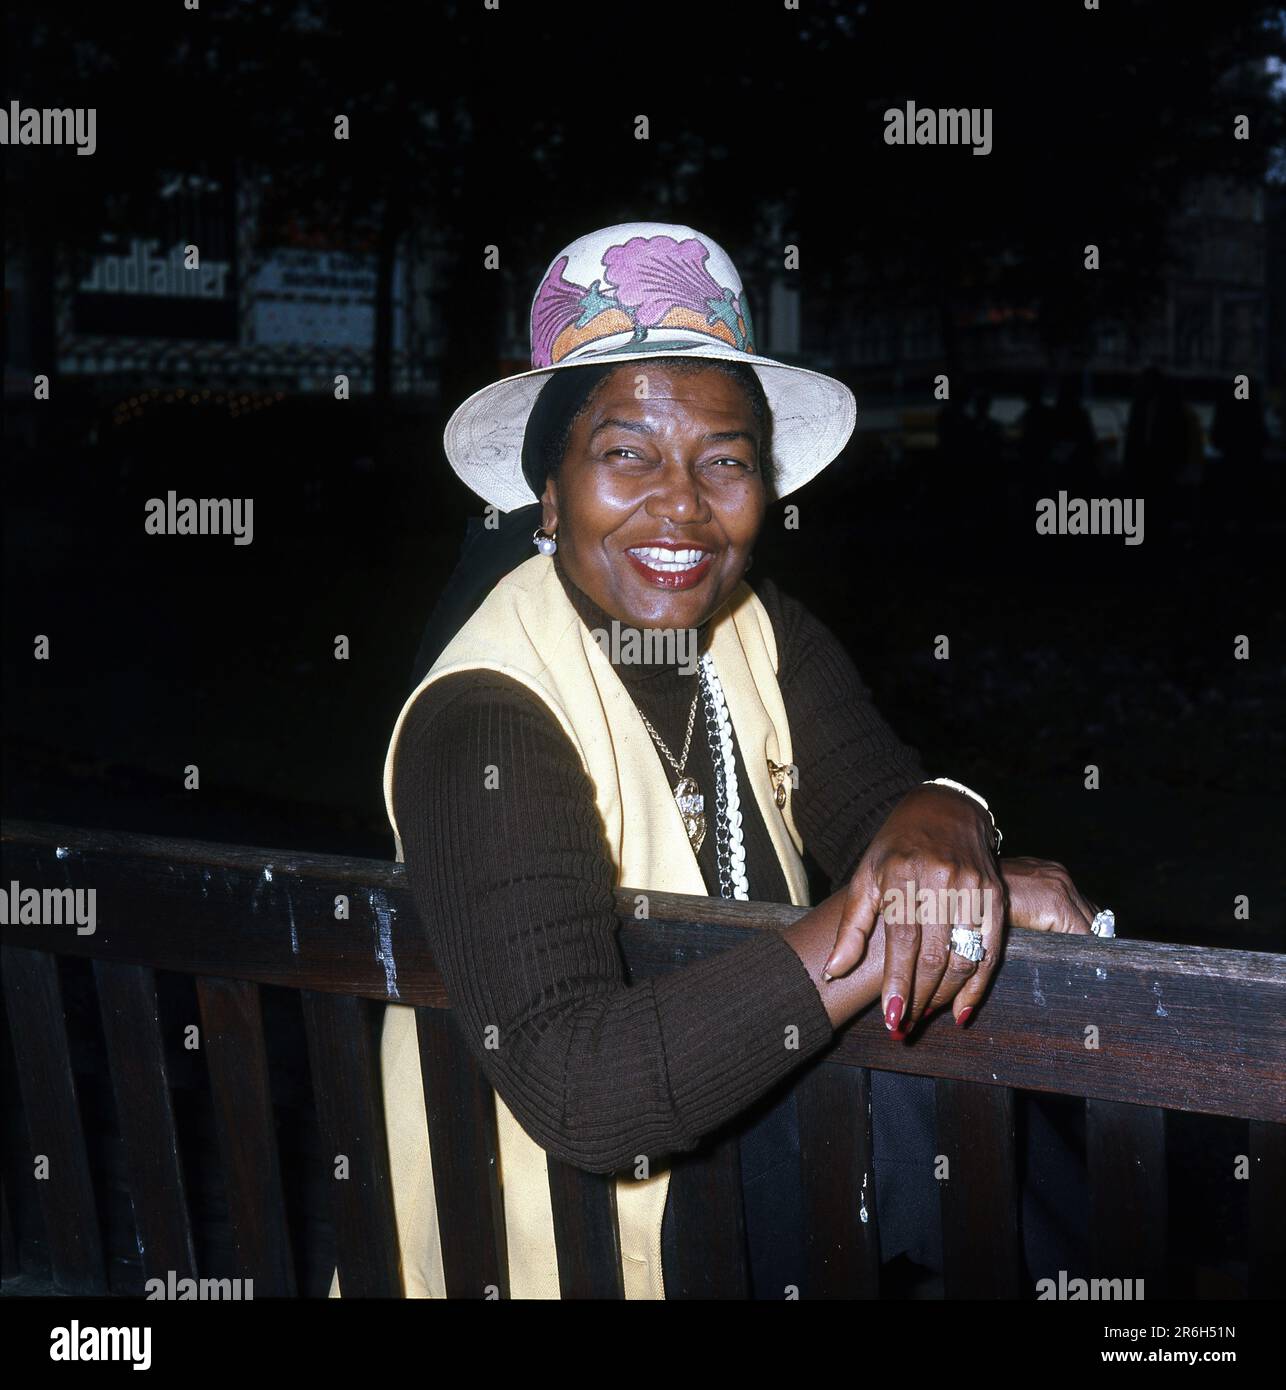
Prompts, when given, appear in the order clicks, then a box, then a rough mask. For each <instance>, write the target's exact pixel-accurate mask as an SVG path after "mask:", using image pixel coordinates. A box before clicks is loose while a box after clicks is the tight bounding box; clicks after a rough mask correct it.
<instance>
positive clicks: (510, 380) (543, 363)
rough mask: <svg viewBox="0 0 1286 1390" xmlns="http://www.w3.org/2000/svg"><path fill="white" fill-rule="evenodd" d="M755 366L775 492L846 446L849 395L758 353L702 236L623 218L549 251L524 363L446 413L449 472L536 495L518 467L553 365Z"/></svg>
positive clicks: (486, 491)
mask: <svg viewBox="0 0 1286 1390" xmlns="http://www.w3.org/2000/svg"><path fill="white" fill-rule="evenodd" d="M679 355H682V356H684V357H713V358H722V359H724V360H727V361H731V362H745V363H747V364H748V365H749V366H751V367H753V368H754V369H755V372H756V373H757V374H758V376H759V379H760V381H761V382H762V383H763V388H764V394H765V395H766V396H767V398H768V403H769V405H770V406H771V408H772V413H773V463H774V477H775V490H776V493H777V496H779V497H784V496H785V495H786V494H787V493H789V492H793V491H794V490H795V489H796V488H798V487H802V486H803V484H804V483H806V482H807V481H808V480H809V479H810V478H812V477H814V476H815V475H816V474H818V473H820V472H821V470H822V469H823V468H825V467H826V465H827V464H828V463H830V462H831V461H832V460H833V459H834V458H835V457H836V456H837V455H838V454H839V452H840V450H841V449H843V447H844V445H845V444H846V443H847V442H848V439H849V436H850V435H851V434H852V432H853V426H854V423H855V422H856V419H857V402H856V401H855V400H854V397H853V393H852V392H851V391H850V390H849V389H848V387H847V386H845V385H844V383H843V382H841V381H836V380H835V379H834V378H833V377H829V376H824V375H823V374H822V373H820V372H813V371H809V370H808V369H807V368H806V367H795V366H792V365H790V364H789V363H786V362H777V361H775V360H774V359H773V358H771V357H763V356H761V355H759V354H758V353H756V351H755V330H754V324H753V322H752V321H751V317H750V306H749V305H748V304H747V303H746V296H745V293H744V291H743V290H742V285H741V276H740V275H738V274H737V269H736V267H735V266H734V265H733V263H732V261H731V259H730V258H729V256H728V254H727V252H726V251H724V249H723V248H722V247H721V246H720V245H719V244H718V243H717V242H715V241H713V240H712V239H711V238H710V237H708V236H705V235H703V234H702V233H701V232H698V231H695V230H694V229H693V228H691V227H685V226H682V225H680V224H677V223H670V222H622V223H619V224H618V225H617V226H614V227H603V228H602V229H600V230H599V231H596V232H590V233H589V235H588V236H583V237H580V238H578V239H577V240H576V241H573V242H572V243H571V245H570V246H567V247H565V248H564V249H563V250H562V251H560V252H559V254H558V255H557V256H556V257H555V258H554V260H553V262H552V263H551V264H550V266H549V269H548V270H547V271H546V272H545V275H544V278H543V279H542V280H541V282H540V286H539V288H538V289H537V290H536V294H535V298H534V299H533V300H532V304H531V370H530V371H528V372H519V373H518V374H517V375H515V376H510V377H506V378H504V379H503V380H502V381H497V382H493V383H492V384H491V385H490V386H485V387H483V389H482V390H481V391H476V392H474V394H473V395H472V396H470V397H469V398H468V400H466V401H465V402H464V403H463V404H462V405H461V406H460V407H459V408H458V409H457V410H456V411H455V413H454V414H453V415H452V416H451V418H450V420H449V421H448V422H447V427H446V433H445V435H444V444H445V446H446V454H447V458H448V459H449V460H450V463H451V467H452V468H453V469H454V470H455V472H456V473H457V475H458V476H459V477H460V478H461V479H462V480H463V481H464V482H465V483H466V484H467V485H468V486H469V487H470V488H472V489H473V491H474V492H476V493H477V494H478V495H479V496H480V497H482V498H484V499H485V500H486V501H488V502H490V503H492V504H493V505H494V506H496V507H498V508H499V509H500V510H501V511H502V512H510V511H513V510H514V509H515V508H517V507H522V506H526V505H528V504H529V503H531V502H535V501H537V500H538V499H537V498H536V496H535V495H534V494H533V493H532V491H531V488H530V487H529V486H528V484H527V480H526V479H525V478H524V477H523V472H522V442H523V434H524V432H525V431H526V427H527V417H528V415H530V413H531V408H532V405H533V403H534V402H535V399H536V397H537V396H538V395H539V394H540V389H541V387H542V386H543V385H544V384H545V380H546V378H547V377H548V376H549V375H550V373H551V372H556V371H561V370H563V369H565V368H568V367H576V366H583V365H585V364H587V363H596V362H604V361H610V362H630V361H641V360H644V359H646V358H649V357H656V356H679Z"/></svg>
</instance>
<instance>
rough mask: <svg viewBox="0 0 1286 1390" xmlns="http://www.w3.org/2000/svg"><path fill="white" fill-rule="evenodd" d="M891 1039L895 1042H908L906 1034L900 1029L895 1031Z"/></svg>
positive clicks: (890, 1035) (891, 1034)
mask: <svg viewBox="0 0 1286 1390" xmlns="http://www.w3.org/2000/svg"><path fill="white" fill-rule="evenodd" d="M889 1037H891V1038H892V1039H893V1041H894V1042H906V1034H905V1033H904V1032H903V1031H902V1030H901V1029H900V1028H895V1029H893V1031H892V1032H891V1033H890V1034H889Z"/></svg>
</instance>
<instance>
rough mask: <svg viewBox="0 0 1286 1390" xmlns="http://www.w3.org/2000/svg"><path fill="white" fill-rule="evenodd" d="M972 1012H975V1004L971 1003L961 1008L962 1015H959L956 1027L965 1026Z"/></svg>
mask: <svg viewBox="0 0 1286 1390" xmlns="http://www.w3.org/2000/svg"><path fill="white" fill-rule="evenodd" d="M971 1013H973V1005H972V1004H970V1005H969V1006H968V1007H967V1008H964V1009H961V1010H960V1017H959V1018H958V1019H956V1027H957V1028H963V1027H964V1026H965V1024H966V1023H968V1022H969V1015H970V1014H971Z"/></svg>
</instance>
